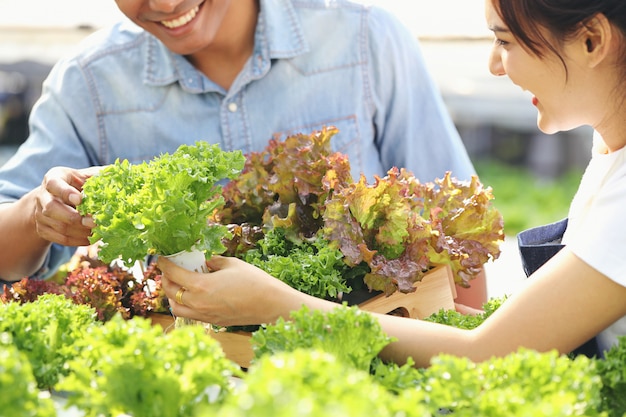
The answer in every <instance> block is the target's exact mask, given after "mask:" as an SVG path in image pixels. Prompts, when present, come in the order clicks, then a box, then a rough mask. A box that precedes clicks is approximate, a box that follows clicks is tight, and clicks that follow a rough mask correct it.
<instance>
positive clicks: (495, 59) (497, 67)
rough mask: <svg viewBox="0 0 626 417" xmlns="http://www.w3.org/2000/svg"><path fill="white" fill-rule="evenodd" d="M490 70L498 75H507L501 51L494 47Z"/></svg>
mask: <svg viewBox="0 0 626 417" xmlns="http://www.w3.org/2000/svg"><path fill="white" fill-rule="evenodd" d="M489 71H490V72H491V73H492V74H493V75H495V76H497V77H500V76H502V75H506V71H505V70H504V65H502V57H501V56H500V53H498V51H496V50H495V48H494V49H492V50H491V53H490V54H489Z"/></svg>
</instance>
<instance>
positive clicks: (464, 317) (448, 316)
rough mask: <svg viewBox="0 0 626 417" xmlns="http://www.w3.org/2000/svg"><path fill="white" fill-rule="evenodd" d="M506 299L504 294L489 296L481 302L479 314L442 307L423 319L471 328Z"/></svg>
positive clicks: (460, 327)
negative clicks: (494, 296) (481, 306)
mask: <svg viewBox="0 0 626 417" xmlns="http://www.w3.org/2000/svg"><path fill="white" fill-rule="evenodd" d="M506 299H507V297H506V296H505V297H500V298H490V299H489V300H488V301H487V302H486V303H485V304H483V312H482V313H479V314H462V313H459V312H458V311H456V310H443V309H442V310H439V311H438V312H436V313H434V314H431V315H430V316H428V317H426V318H424V320H425V321H431V322H434V323H439V324H445V325H447V326H452V327H456V328H459V329H468V330H469V329H473V328H475V327H478V326H479V325H480V324H481V323H482V322H484V321H485V319H486V318H487V317H489V316H490V315H491V314H493V312H494V311H496V310H497V309H498V308H499V307H500V306H501V305H502V303H504V302H505V301H506Z"/></svg>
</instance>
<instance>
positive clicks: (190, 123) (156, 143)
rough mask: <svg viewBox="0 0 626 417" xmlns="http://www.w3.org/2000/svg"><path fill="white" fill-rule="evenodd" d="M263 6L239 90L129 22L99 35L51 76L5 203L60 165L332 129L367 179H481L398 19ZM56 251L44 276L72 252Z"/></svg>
mask: <svg viewBox="0 0 626 417" xmlns="http://www.w3.org/2000/svg"><path fill="white" fill-rule="evenodd" d="M260 5H261V11H260V14H259V19H258V22H257V27H256V33H255V46H254V52H253V54H252V56H251V57H250V59H249V60H248V61H247V63H246V64H245V66H244V68H243V69H242V71H241V72H240V73H239V74H238V76H237V77H236V79H235V81H234V83H233V84H232V86H231V87H230V89H229V90H228V91H226V90H225V89H224V88H222V87H220V86H219V85H217V84H216V83H214V82H212V81H211V80H210V79H208V78H207V77H206V76H205V75H203V74H202V73H201V72H199V71H198V70H197V69H196V68H195V67H194V66H192V65H191V64H190V63H189V61H188V60H187V59H186V58H185V57H183V56H180V55H176V54H174V53H172V52H171V51H169V50H168V49H167V48H166V47H165V46H164V45H163V44H161V42H159V41H158V40H157V39H156V38H154V37H153V36H152V35H150V34H149V33H147V32H145V31H144V30H142V29H141V28H139V27H137V26H135V25H134V24H133V23H131V22H130V21H123V22H120V23H119V24H116V25H114V26H113V27H111V28H107V29H102V30H100V31H98V32H96V33H94V34H92V35H90V36H89V37H88V38H87V39H85V40H84V41H83V43H82V45H81V46H80V48H79V52H78V53H77V54H76V55H74V56H72V57H68V58H67V59H63V60H61V61H59V62H58V63H57V64H56V65H55V66H54V67H53V69H52V71H51V73H50V74H49V76H48V78H47V79H46V81H45V82H44V85H43V89H42V96H41V98H40V99H39V100H38V102H37V103H36V104H35V106H34V107H33V109H32V112H31V118H30V132H31V133H30V137H29V138H28V139H27V141H26V142H25V143H24V144H23V145H22V146H21V147H20V148H19V150H18V151H17V153H16V154H15V156H14V157H13V158H12V159H11V160H10V161H8V162H7V163H6V164H5V165H4V166H3V167H1V168H0V203H1V202H7V201H14V200H16V199H19V198H20V197H21V196H22V195H24V194H25V193H27V192H28V191H30V190H32V189H33V188H36V187H37V186H39V185H40V184H41V181H42V178H43V176H44V174H45V173H46V172H47V171H48V170H49V169H50V168H52V167H54V166H59V165H61V166H69V167H74V168H84V167H88V166H92V165H107V164H111V163H113V162H115V160H116V159H118V158H120V159H128V160H129V161H130V162H133V163H138V162H142V161H145V160H149V159H151V158H153V157H154V156H156V155H159V154H161V153H164V152H168V153H171V152H174V151H175V150H176V149H177V148H178V146H179V145H181V144H183V143H194V142H195V141H198V140H203V141H208V142H212V143H219V144H220V145H221V147H222V149H224V150H228V151H230V150H236V149H240V150H242V151H243V152H244V153H247V152H251V151H261V150H263V149H264V148H265V146H266V145H267V144H268V141H269V139H271V138H272V137H281V138H284V137H285V136H286V135H289V134H295V133H307V134H308V133H311V132H312V131H315V130H320V129H321V128H322V127H324V126H335V127H337V128H338V129H339V133H338V134H337V135H336V136H335V137H333V139H332V141H331V142H332V146H333V149H334V150H335V151H339V152H342V153H345V154H347V155H348V158H349V162H350V165H351V168H352V174H353V176H354V178H355V179H358V177H359V175H360V174H361V173H363V174H364V175H366V177H367V178H368V180H370V181H371V180H373V178H374V175H379V176H383V175H385V174H386V172H387V170H388V169H390V168H391V167H393V166H397V167H405V168H407V169H409V170H411V171H412V172H413V173H414V174H415V175H416V176H417V177H418V178H419V179H420V180H422V181H424V182H425V181H432V180H434V179H435V178H440V177H442V176H443V175H444V173H445V172H446V171H448V170H450V171H451V172H452V175H453V176H456V177H458V178H462V179H469V177H470V176H471V175H472V174H473V173H474V169H473V166H472V164H471V162H470V160H469V158H468V156H467V152H466V150H465V148H464V146H463V144H462V141H461V139H460V137H459V135H458V132H457V131H456V129H455V127H454V124H453V123H452V121H451V118H450V117H449V115H448V113H447V111H446V108H445V106H444V104H443V100H442V98H441V96H440V92H439V91H438V89H437V86H436V84H435V82H434V81H433V79H432V77H431V75H430V74H429V73H428V70H427V67H426V65H425V62H424V60H423V57H422V55H421V52H420V49H419V44H418V41H417V40H416V39H415V38H414V37H413V36H412V35H411V33H410V32H409V31H408V29H407V28H406V27H404V26H402V24H401V23H400V22H399V21H398V20H397V19H395V18H394V17H393V16H392V15H391V14H389V13H388V12H386V11H384V10H383V9H379V8H375V7H372V8H370V7H366V6H363V5H360V4H354V3H350V2H347V1H343V0H339V1H333V2H328V1H326V0H261V2H260ZM53 246H54V247H53V251H52V253H51V258H52V259H49V260H48V265H47V267H45V268H44V269H43V271H46V270H51V269H54V268H55V267H56V265H58V264H59V263H60V262H62V261H65V260H67V258H68V256H69V255H70V254H71V251H72V250H73V248H62V247H60V246H58V245H53ZM49 258H50V257H49Z"/></svg>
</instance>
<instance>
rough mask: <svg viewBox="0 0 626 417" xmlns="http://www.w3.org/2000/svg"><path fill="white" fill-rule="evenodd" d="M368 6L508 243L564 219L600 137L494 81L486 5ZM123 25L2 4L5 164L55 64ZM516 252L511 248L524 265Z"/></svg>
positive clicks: (85, 14)
mask: <svg viewBox="0 0 626 417" xmlns="http://www.w3.org/2000/svg"><path fill="white" fill-rule="evenodd" d="M359 1H361V2H363V3H367V4H372V5H377V6H380V7H384V8H386V9H388V10H390V11H391V12H392V13H394V14H395V15H396V16H397V17H398V18H399V20H401V21H402V23H403V24H405V25H406V26H407V27H408V28H409V29H410V30H411V31H412V33H413V34H414V35H415V36H416V37H417V38H418V39H419V40H420V43H421V45H422V49H423V53H424V55H425V57H426V61H427V63H428V65H429V67H430V70H431V73H432V75H433V77H434V78H435V81H436V82H437V84H438V85H439V87H440V89H441V92H442V95H443V98H444V101H445V103H446V105H447V107H448V109H449V111H450V114H451V115H452V118H453V120H454V122H455V124H456V126H457V128H458V130H459V132H460V134H461V137H462V138H463V141H464V142H465V145H466V147H467V149H468V151H469V153H470V156H471V158H472V159H473V161H474V162H475V164H476V167H477V170H478V173H479V176H480V179H481V181H482V182H483V184H485V185H488V186H491V187H492V188H493V190H494V196H495V200H494V204H495V205H496V207H497V208H498V209H499V210H500V211H501V212H502V214H503V216H504V219H505V232H506V234H507V236H509V238H507V241H508V244H510V245H514V244H515V241H514V236H515V234H516V233H518V232H519V231H521V230H523V229H526V228H528V227H533V226H537V225H541V224H545V223H549V222H552V221H556V220H559V219H561V218H563V217H565V216H566V215H567V207H568V206H569V202H570V200H571V197H572V196H573V194H574V192H575V189H576V187H577V186H578V180H579V178H580V175H581V173H582V170H583V169H584V167H585V166H586V164H587V162H588V159H589V152H590V146H591V140H590V138H591V135H592V131H591V130H590V129H586V128H580V129H577V130H574V131H570V132H563V133H559V134H556V135H550V136H548V135H544V134H542V133H541V132H540V131H539V130H538V129H537V126H536V109H535V108H534V107H533V106H532V105H531V102H530V99H531V96H530V95H529V94H527V93H524V92H522V91H521V90H520V89H519V88H518V87H516V86H515V85H513V84H512V83H511V82H510V81H509V80H508V79H506V78H505V77H494V76H492V75H491V74H490V73H489V70H488V67H487V59H488V56H489V51H490V48H491V44H492V39H493V38H492V34H491V32H489V31H488V30H487V28H486V24H485V22H484V14H483V10H484V6H483V3H484V0H437V1H433V0H359ZM121 18H122V15H121V13H120V12H119V10H118V9H117V6H116V4H115V2H114V1H113V0H89V2H85V1H82V0H56V1H46V0H20V1H19V2H18V1H15V0H0V165H2V164H3V163H4V162H5V161H6V159H7V158H9V157H10V156H11V155H12V154H13V152H15V149H17V147H18V146H19V144H20V143H22V142H23V141H24V139H25V138H26V136H27V135H28V126H27V118H28V114H29V112H30V108H31V107H32V105H33V103H34V101H35V100H36V99H37V98H38V97H39V94H40V93H41V83H42V81H43V79H44V78H45V77H46V75H47V74H48V72H49V70H50V68H51V66H52V65H53V64H54V62H55V61H57V60H58V59H59V58H60V57H62V56H65V55H68V54H71V53H72V52H73V50H74V48H75V47H76V45H77V43H78V42H79V41H80V40H81V39H82V38H84V37H85V36H87V35H89V34H90V33H92V32H93V31H94V30H97V29H98V28H100V27H102V26H104V25H108V24H110V23H112V22H114V21H116V20H118V19H121ZM425 180H431V179H425ZM513 252H514V251H513V249H508V250H507V249H506V247H505V249H503V254H505V253H506V254H507V255H508V256H513V257H514V258H512V259H513V261H514V262H517V259H516V258H515V257H516V255H517V254H516V253H513ZM502 263H503V262H502ZM495 292H498V291H495Z"/></svg>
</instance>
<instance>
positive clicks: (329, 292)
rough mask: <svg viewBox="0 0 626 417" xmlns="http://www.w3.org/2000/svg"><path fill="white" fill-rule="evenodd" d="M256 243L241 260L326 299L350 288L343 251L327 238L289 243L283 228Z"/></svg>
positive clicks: (274, 230)
mask: <svg viewBox="0 0 626 417" xmlns="http://www.w3.org/2000/svg"><path fill="white" fill-rule="evenodd" d="M257 243H258V246H257V248H255V249H250V250H249V251H247V252H245V253H244V254H243V259H244V260H245V261H246V262H248V263H251V264H253V265H256V266H258V267H259V268H261V269H262V270H264V271H266V272H268V273H269V274H270V275H272V276H274V277H276V278H278V279H280V280H281V281H283V282H285V283H287V284H288V285H290V286H291V287H293V288H295V289H297V290H299V291H302V292H304V293H306V294H309V295H312V296H315V297H319V298H327V299H331V298H337V297H338V296H339V294H340V293H349V292H350V291H351V288H350V287H349V286H348V285H347V283H346V278H345V275H347V273H348V271H349V269H350V268H349V267H348V266H347V265H346V264H345V262H344V261H343V254H342V253H341V252H340V251H339V250H338V249H336V248H335V247H331V246H330V245H329V243H328V241H326V240H324V239H322V238H320V237H316V238H315V239H313V240H312V241H302V242H293V241H290V240H288V239H286V238H285V230H284V229H283V228H274V229H270V230H269V231H268V232H267V233H266V234H265V236H264V238H263V240H260V241H258V242H257Z"/></svg>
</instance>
